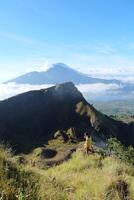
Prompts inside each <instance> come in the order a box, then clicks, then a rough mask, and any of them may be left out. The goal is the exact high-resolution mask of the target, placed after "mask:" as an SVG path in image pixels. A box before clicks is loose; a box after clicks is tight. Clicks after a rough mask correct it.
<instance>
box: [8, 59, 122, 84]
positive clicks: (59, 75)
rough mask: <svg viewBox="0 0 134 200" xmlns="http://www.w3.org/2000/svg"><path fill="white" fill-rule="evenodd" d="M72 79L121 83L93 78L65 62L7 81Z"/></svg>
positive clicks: (64, 80)
mask: <svg viewBox="0 0 134 200" xmlns="http://www.w3.org/2000/svg"><path fill="white" fill-rule="evenodd" d="M68 81H71V82H73V83H74V84H90V83H105V84H110V83H114V84H120V81H118V80H115V79H112V80H105V79H99V78H92V77H90V76H88V75H86V74H83V73H80V72H78V71H76V70H74V69H72V68H70V67H68V66H67V65H65V64H63V63H56V64H53V65H52V67H51V68H49V69H48V70H47V71H42V72H37V71H34V72H30V73H27V74H24V75H22V76H19V77H17V78H14V79H12V80H9V81H7V82H6V83H9V82H15V83H17V84H31V85H41V84H57V83H62V82H68Z"/></svg>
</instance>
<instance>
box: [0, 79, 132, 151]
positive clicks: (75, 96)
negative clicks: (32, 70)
mask: <svg viewBox="0 0 134 200" xmlns="http://www.w3.org/2000/svg"><path fill="white" fill-rule="evenodd" d="M86 131H88V132H89V133H90V134H91V135H92V136H93V137H97V138H101V139H102V140H104V141H105V140H106V139H107V138H109V137H117V138H118V139H119V140H120V141H121V142H123V143H124V144H126V145H130V144H131V145H134V139H133V129H131V128H130V127H129V126H128V125H126V124H123V123H121V122H117V121H115V120H113V119H111V118H109V117H107V116H106V115H104V114H102V113H100V112H99V111H97V110H96V109H95V108H94V107H93V106H92V105H91V104H89V103H87V101H86V100H85V99H84V97H83V96H82V94H81V93H80V92H79V91H78V89H77V88H76V87H75V85H74V84H73V83H71V82H68V83H62V84H57V85H56V86H53V87H50V88H47V89H42V90H35V91H29V92H26V93H23V94H19V95H17V96H14V97H11V98H9V99H7V100H3V101H1V102H0V138H1V140H2V141H5V142H7V143H9V144H11V146H13V147H14V149H15V150H16V151H17V152H24V153H29V152H31V151H32V150H33V149H34V148H37V147H41V146H42V145H44V144H47V142H48V141H49V140H51V139H53V138H54V136H55V134H56V133H57V132H59V134H60V136H61V137H62V138H63V141H64V142H68V141H72V142H78V141H81V140H83V137H84V133H85V132H86ZM131 133H132V134H131Z"/></svg>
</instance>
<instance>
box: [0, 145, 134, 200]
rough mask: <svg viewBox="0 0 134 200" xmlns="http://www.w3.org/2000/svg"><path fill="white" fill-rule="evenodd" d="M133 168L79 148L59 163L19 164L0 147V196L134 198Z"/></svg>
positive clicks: (40, 199) (31, 199)
mask: <svg viewBox="0 0 134 200" xmlns="http://www.w3.org/2000/svg"><path fill="white" fill-rule="evenodd" d="M133 174H134V168H133V166H130V165H128V164H125V163H123V162H122V161H120V160H119V159H118V158H116V157H114V156H106V157H103V158H102V157H101V155H100V154H99V153H95V154H93V155H90V156H85V155H84V154H83V153H82V152H81V151H80V149H79V150H78V151H77V152H76V153H74V155H73V157H72V158H71V159H70V160H69V161H66V162H64V163H62V164H60V165H58V166H55V167H52V168H48V169H39V168H37V167H32V168H31V167H29V166H25V165H18V164H17V163H16V162H14V157H13V156H12V155H11V154H9V150H8V149H5V148H3V147H2V146H0V197H1V198H2V199H4V200H17V199H29V200H44V199H45V200H50V199H51V200H68V199H72V200H83V199H88V200H89V199H95V200H134V176H133Z"/></svg>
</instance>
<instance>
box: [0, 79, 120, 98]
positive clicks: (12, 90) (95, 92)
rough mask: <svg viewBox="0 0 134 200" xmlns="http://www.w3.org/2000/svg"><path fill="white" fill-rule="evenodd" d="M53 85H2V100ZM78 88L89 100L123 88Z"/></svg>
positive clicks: (110, 86) (107, 86) (0, 91)
mask: <svg viewBox="0 0 134 200" xmlns="http://www.w3.org/2000/svg"><path fill="white" fill-rule="evenodd" d="M51 86H52V85H46V84H45V85H30V84H16V83H7V84H3V83H1V84H0V100H4V99H7V98H9V97H12V96H15V95H18V94H21V93H24V92H27V91H30V90H39V89H44V88H48V87H51ZM76 87H77V88H78V89H79V90H80V91H81V92H82V93H83V95H84V96H85V97H87V98H93V97H94V98H95V97H96V96H104V95H107V94H110V95H112V94H118V93H119V90H120V89H121V88H122V85H117V84H103V83H96V84H80V85H76Z"/></svg>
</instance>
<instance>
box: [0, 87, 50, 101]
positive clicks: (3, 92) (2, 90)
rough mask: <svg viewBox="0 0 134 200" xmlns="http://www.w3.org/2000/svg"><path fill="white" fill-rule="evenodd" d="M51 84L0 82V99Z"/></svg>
mask: <svg viewBox="0 0 134 200" xmlns="http://www.w3.org/2000/svg"><path fill="white" fill-rule="evenodd" d="M51 86H52V85H29V84H21V85H19V84H15V83H8V84H0V100H4V99H7V98H9V97H12V96H15V95H17V94H21V93H23V92H27V91H30V90H39V89H43V88H48V87H51Z"/></svg>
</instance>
